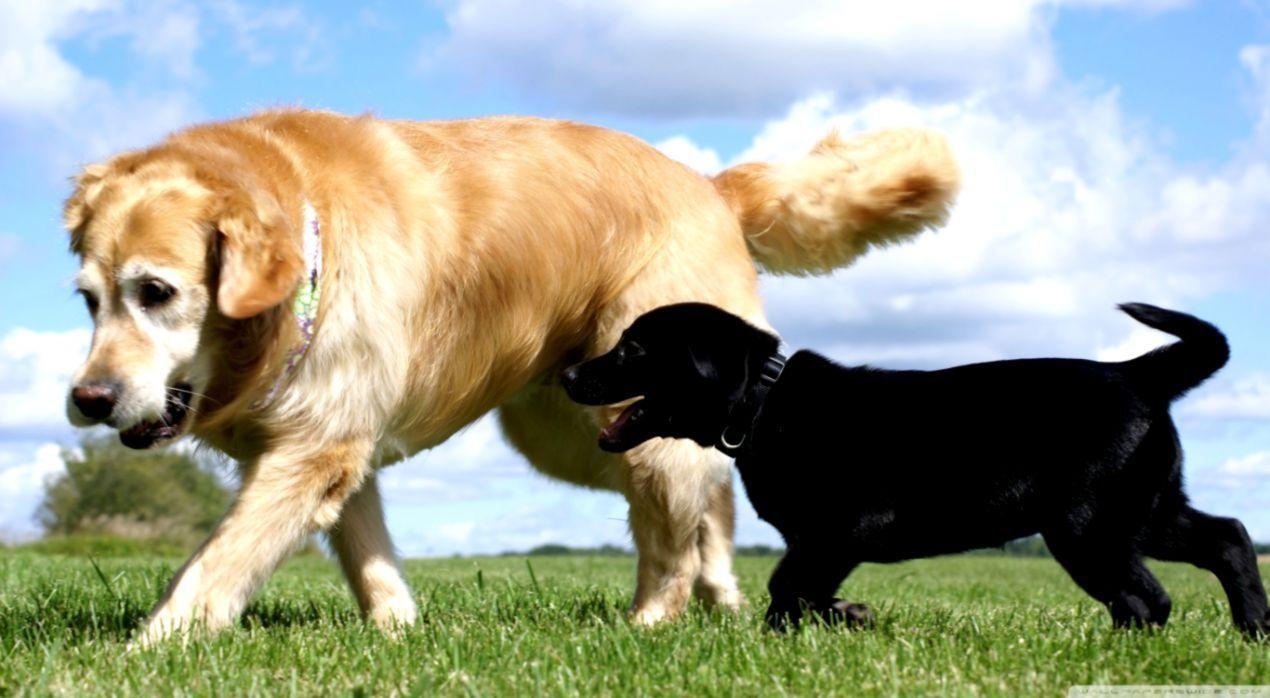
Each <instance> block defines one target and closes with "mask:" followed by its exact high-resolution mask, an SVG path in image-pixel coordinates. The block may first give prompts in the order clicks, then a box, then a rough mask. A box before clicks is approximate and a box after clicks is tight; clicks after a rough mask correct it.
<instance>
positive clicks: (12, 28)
mask: <svg viewBox="0 0 1270 698" xmlns="http://www.w3.org/2000/svg"><path fill="white" fill-rule="evenodd" d="M109 5H110V3H109V2H107V1H105V0H71V1H69V2H6V3H3V4H0V84H3V85H4V89H0V113H4V112H8V113H15V112H16V113H23V114H34V115H47V114H52V113H55V112H57V111H58V110H60V109H62V108H64V107H65V106H67V105H68V104H71V103H72V102H74V101H75V100H76V99H77V96H78V95H79V94H80V92H82V91H83V90H84V89H85V88H86V87H87V86H88V85H89V84H90V81H89V80H88V78H86V77H84V75H83V73H81V72H80V71H79V69H78V68H76V67H75V66H73V65H71V64H70V63H69V62H68V61H67V60H66V59H65V58H64V57H63V56H62V55H61V53H60V52H59V51H58V49H57V46H56V41H57V39H59V38H61V35H62V34H63V33H64V32H65V31H66V30H67V29H68V28H69V26H70V24H71V22H72V20H74V18H75V17H76V15H78V14H80V13H88V12H94V11H97V10H101V9H104V8H107V7H109Z"/></svg>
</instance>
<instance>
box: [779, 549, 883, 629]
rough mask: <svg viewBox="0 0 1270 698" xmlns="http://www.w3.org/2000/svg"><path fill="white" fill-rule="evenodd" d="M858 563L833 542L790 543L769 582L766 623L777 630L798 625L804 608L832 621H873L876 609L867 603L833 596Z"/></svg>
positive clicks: (863, 622) (862, 622)
mask: <svg viewBox="0 0 1270 698" xmlns="http://www.w3.org/2000/svg"><path fill="white" fill-rule="evenodd" d="M858 564H859V563H858V562H856V561H854V560H847V559H844V558H843V556H842V555H841V553H840V552H839V551H837V550H834V549H833V546H831V545H809V544H802V545H798V546H794V545H791V546H790V548H789V550H788V551H786V553H785V557H783V558H781V561H780V562H779V563H778V564H777V565H776V571H774V572H773V573H772V578H771V579H770V580H768V583H767V589H768V591H769V592H771V595H772V602H771V605H769V606H768V607H767V614H766V619H767V624H768V625H769V626H771V627H772V629H773V630H777V631H784V630H785V629H786V628H788V627H789V626H790V625H793V626H797V625H798V622H799V619H800V618H801V617H802V612H803V610H804V609H806V610H809V611H812V612H814V613H816V614H818V615H819V616H820V617H821V618H822V619H824V620H825V621H826V622H829V623H835V622H842V621H846V622H847V623H854V624H868V623H871V622H872V620H873V612H872V611H871V610H869V607H868V606H865V605H864V604H851V603H846V602H845V601H842V600H840V599H836V598H834V596H833V593H834V591H836V590H837V589H838V586H839V585H840V584H842V580H844V579H846V577H847V575H848V574H850V573H851V570H853V569H855V568H856V566H857V565H858Z"/></svg>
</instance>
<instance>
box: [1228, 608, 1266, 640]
mask: <svg viewBox="0 0 1270 698" xmlns="http://www.w3.org/2000/svg"><path fill="white" fill-rule="evenodd" d="M1235 625H1236V626H1237V627H1238V628H1239V630H1240V631H1241V632H1242V633H1243V634H1244V637H1246V638H1248V639H1249V640H1260V641H1262V642H1267V641H1270V611H1266V614H1265V617H1264V618H1262V619H1261V621H1260V622H1258V621H1256V620H1251V621H1249V620H1242V621H1239V620H1237V621H1235Z"/></svg>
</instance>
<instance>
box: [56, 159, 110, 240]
mask: <svg viewBox="0 0 1270 698" xmlns="http://www.w3.org/2000/svg"><path fill="white" fill-rule="evenodd" d="M109 169H110V168H109V167H108V166H107V165H102V164H96V165H88V166H87V167H85V168H84V169H83V171H81V172H80V173H79V174H77V175H75V177H74V180H73V181H74V182H75V191H73V192H71V195H70V197H69V198H67V199H66V203H65V204H63V206H62V224H63V225H65V226H66V229H67V230H69V231H70V233H71V251H72V252H79V251H80V247H81V244H82V243H83V239H84V226H85V224H87V223H88V221H89V219H90V218H91V217H92V206H93V200H94V199H96V198H97V195H98V194H101V190H102V189H103V188H104V187H105V181H104V180H105V178H106V172H107V171H108V170H109Z"/></svg>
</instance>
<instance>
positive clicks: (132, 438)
mask: <svg viewBox="0 0 1270 698" xmlns="http://www.w3.org/2000/svg"><path fill="white" fill-rule="evenodd" d="M192 390H193V388H191V386H190V384H189V383H178V384H177V385H176V386H175V387H170V388H168V393H167V401H166V404H165V405H164V408H163V414H162V415H160V417H159V418H158V419H150V420H146V421H144V422H141V423H140V424H137V425H135V426H132V427H129V428H128V429H127V430H125V431H121V432H119V440H120V441H121V442H123V445H124V446H127V447H128V448H137V449H141V448H150V447H151V446H153V445H155V444H157V443H159V442H160V441H168V440H170V439H174V438H176V437H178V436H180V435H181V427H182V426H183V425H184V424H185V418H186V417H187V416H189V413H190V400H191V399H192V398H193V397H194V393H193V392H192Z"/></svg>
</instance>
